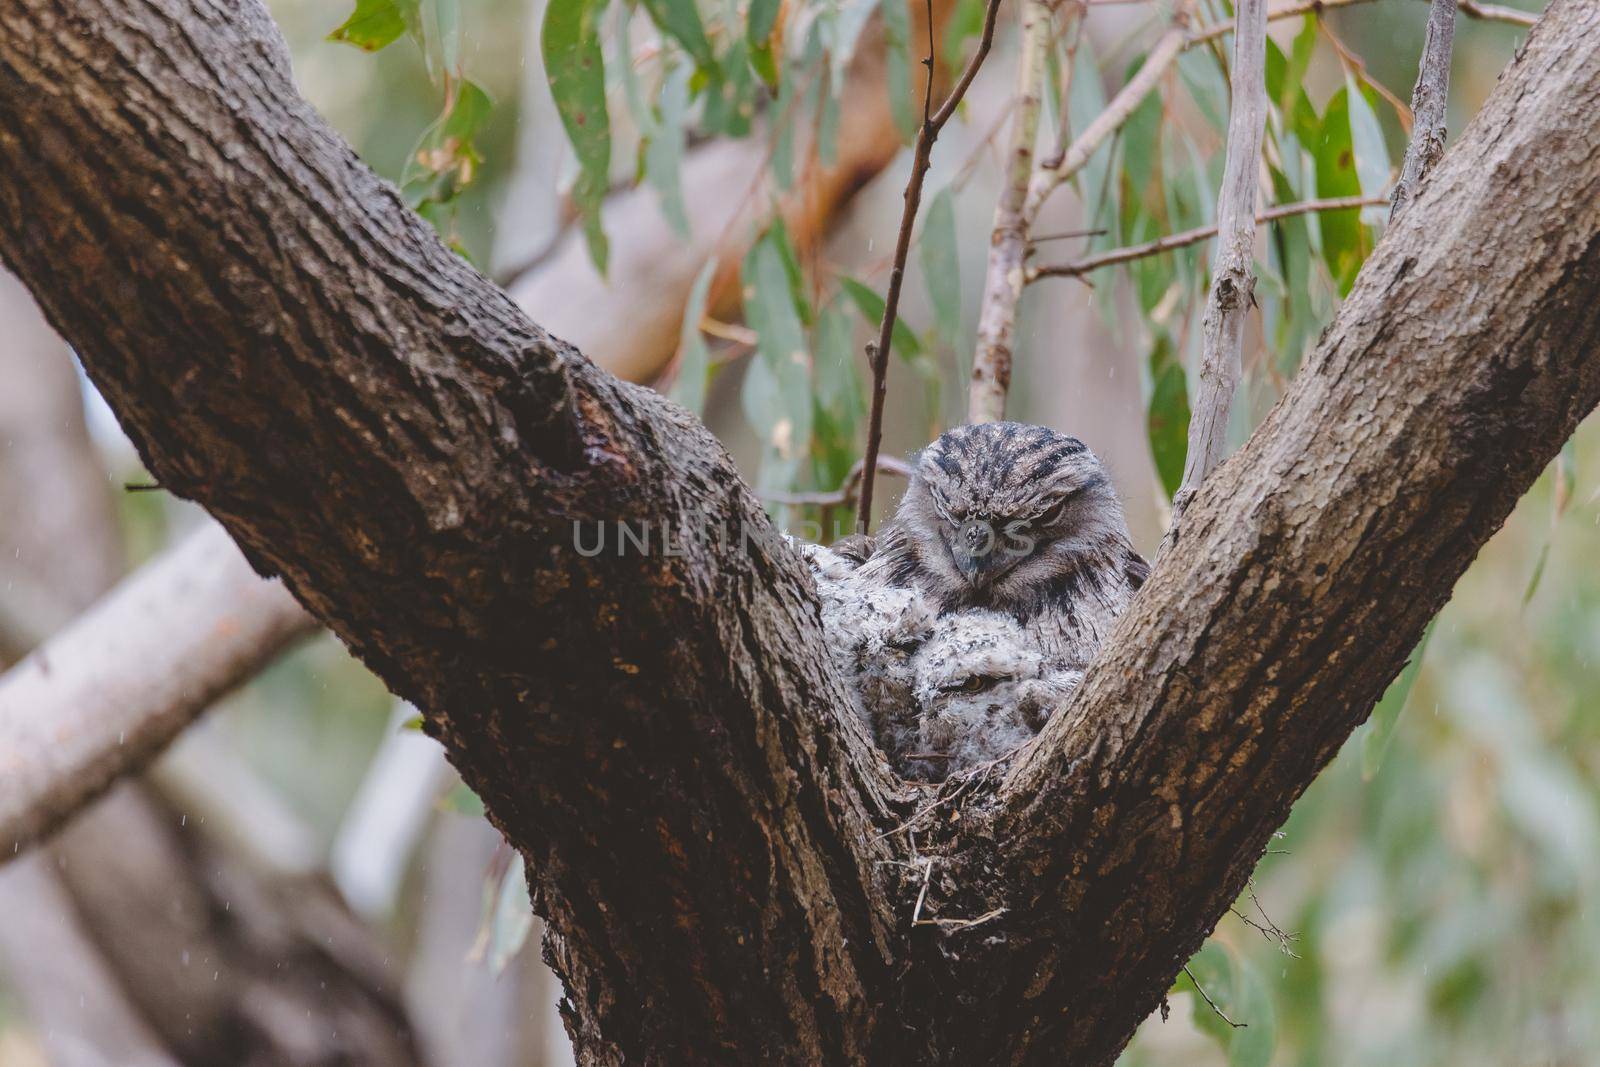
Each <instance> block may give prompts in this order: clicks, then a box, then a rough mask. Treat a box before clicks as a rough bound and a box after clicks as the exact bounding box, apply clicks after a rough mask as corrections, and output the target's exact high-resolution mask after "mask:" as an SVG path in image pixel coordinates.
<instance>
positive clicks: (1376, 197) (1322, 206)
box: [1028, 193, 1389, 282]
mask: <svg viewBox="0 0 1600 1067" xmlns="http://www.w3.org/2000/svg"><path fill="white" fill-rule="evenodd" d="M1388 202H1389V196H1388V194H1387V193H1374V194H1373V195H1371V196H1340V197H1330V198H1328V199H1326V200H1302V201H1300V202H1298V203H1294V204H1279V205H1278V206H1277V207H1271V208H1268V209H1267V210H1265V211H1263V212H1261V214H1259V215H1257V216H1256V225H1257V226H1264V225H1266V224H1267V223H1269V222H1276V221H1278V220H1279V219H1286V218H1290V217H1292V216H1295V215H1309V214H1312V213H1315V212H1320V211H1348V210H1350V209H1352V208H1362V207H1380V206H1382V205H1383V204H1387V203H1388ZM1216 233H1217V226H1216V224H1215V223H1212V224H1211V225H1210V226H1199V227H1196V228H1195V229H1192V230H1183V231H1181V232H1179V233H1171V234H1168V235H1167V236H1165V237H1158V238H1156V239H1155V240H1154V241H1146V242H1144V243H1143V244H1137V245H1128V246H1127V247H1125V248H1113V249H1111V250H1110V251H1107V252H1096V253H1095V254H1094V255H1092V256H1084V257H1083V258H1082V259H1075V260H1072V261H1071V262H1068V263H1046V264H1044V265H1042V266H1038V267H1034V268H1032V269H1030V270H1029V271H1028V281H1030V282H1033V281H1037V280H1038V279H1040V278H1076V277H1079V276H1081V275H1084V274H1088V273H1089V272H1091V271H1096V270H1099V269H1100V268H1102V267H1114V266H1116V265H1117V264H1119V263H1129V262H1132V261H1133V260H1136V259H1143V258H1145V257H1146V256H1155V255H1160V254H1161V253H1162V252H1171V251H1173V250H1174V249H1178V248H1187V247H1188V246H1189V245H1194V244H1199V243H1200V242H1201V241H1204V240H1207V239H1209V238H1211V237H1215V236H1216Z"/></svg>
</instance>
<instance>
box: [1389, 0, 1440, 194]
mask: <svg viewBox="0 0 1600 1067" xmlns="http://www.w3.org/2000/svg"><path fill="white" fill-rule="evenodd" d="M1455 35H1456V0H1432V6H1431V7H1430V8H1429V9H1428V32H1427V36H1426V37H1425V38H1424V39H1423V42H1422V60H1421V62H1420V63H1419V64H1418V69H1417V84H1416V88H1414V89H1412V90H1411V113H1412V115H1413V117H1414V122H1413V125H1412V127H1411V143H1410V144H1409V145H1407V146H1406V158H1405V162H1404V163H1403V164H1402V165H1401V167H1400V180H1399V181H1398V182H1396V183H1395V187H1394V203H1393V206H1392V207H1390V209H1389V221H1390V222H1393V221H1394V220H1395V219H1397V218H1399V217H1400V212H1402V211H1404V210H1405V208H1406V205H1407V204H1408V203H1410V202H1411V198H1412V197H1414V196H1415V195H1416V192H1417V187H1418V186H1420V185H1421V184H1422V183H1423V182H1424V181H1425V180H1426V179H1427V177H1428V172H1429V171H1430V170H1432V169H1433V165H1434V164H1435V163H1437V162H1439V157H1440V156H1442V155H1444V140H1445V105H1446V104H1447V103H1449V100H1450V51H1451V46H1452V44H1454V42H1455Z"/></svg>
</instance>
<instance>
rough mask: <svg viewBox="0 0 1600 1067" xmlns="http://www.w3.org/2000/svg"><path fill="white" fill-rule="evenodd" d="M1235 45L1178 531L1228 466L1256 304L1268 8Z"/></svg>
mask: <svg viewBox="0 0 1600 1067" xmlns="http://www.w3.org/2000/svg"><path fill="white" fill-rule="evenodd" d="M1238 11H1239V18H1238V29H1237V32H1236V33H1235V34H1234V46H1233V106H1232V108H1231V110H1230V112H1229V116H1228V154H1227V162H1226V163H1225V164H1224V167H1223V175H1222V191H1221V192H1220V193H1219V194H1218V196H1217V249H1216V255H1215V257H1214V258H1213V260H1212V266H1211V295H1210V297H1209V298H1208V299H1207V301H1206V312H1205V318H1204V320H1203V322H1204V328H1205V341H1204V346H1203V348H1202V351H1201V356H1200V387H1199V390H1198V392H1197V394H1196V397H1195V410H1194V415H1193V417H1192V418H1191V419H1190V422H1189V454H1188V458H1187V459H1186V461H1185V463H1184V471H1183V486H1182V488H1180V489H1179V490H1178V496H1177V498H1175V499H1174V500H1173V524H1174V526H1176V524H1177V521H1178V516H1179V514H1180V513H1181V511H1182V508H1183V505H1184V503H1185V502H1186V501H1187V500H1188V498H1189V497H1190V496H1192V495H1193V494H1194V491H1195V489H1197V488H1198V487H1199V485H1200V483H1201V482H1203V481H1204V480H1205V478H1206V476H1207V475H1208V474H1210V473H1211V471H1212V470H1213V469H1214V468H1215V467H1216V466H1217V464H1218V463H1220V462H1221V461H1222V453H1223V448H1224V446H1225V444H1226V442H1227V433H1228V414H1229V412H1230V411H1231V410H1232V408H1233V394H1234V392H1235V391H1236V390H1237V389H1238V387H1239V374H1240V363H1241V354H1242V351H1243V347H1244V322H1245V317H1246V315H1247V314H1248V313H1249V311H1250V307H1251V305H1252V304H1254V302H1255V296H1254V294H1255V286H1256V276H1255V241H1256V222H1255V219H1256V185H1257V179H1258V176H1259V174H1260V171H1261V138H1262V135H1263V131H1264V130H1265V128H1266V121H1267V4H1266V0H1241V3H1240V4H1239V8H1238Z"/></svg>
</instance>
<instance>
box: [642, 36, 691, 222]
mask: <svg viewBox="0 0 1600 1067" xmlns="http://www.w3.org/2000/svg"><path fill="white" fill-rule="evenodd" d="M656 106H657V108H659V110H660V115H659V118H658V120H657V121H656V122H655V123H654V126H655V128H654V129H653V130H651V131H650V140H649V144H648V146H647V147H646V148H645V153H644V160H645V177H646V178H647V179H648V180H649V182H650V184H651V185H652V186H653V187H654V188H655V191H656V195H657V196H659V197H660V199H661V214H662V215H663V216H665V217H666V220H667V222H668V224H669V225H671V226H672V230H673V232H674V233H676V234H677V235H678V236H679V237H685V238H686V237H688V236H689V215H688V212H687V211H686V210H685V209H684V205H683V185H682V182H681V180H680V179H681V176H682V173H683V139H684V131H685V130H686V129H687V128H688V121H687V116H688V111H689V71H688V70H687V68H684V67H681V66H680V67H679V68H678V69H676V70H674V71H672V72H671V73H670V74H668V75H667V78H666V80H665V81H664V82H663V83H662V85H661V93H660V95H659V96H658V97H657V99H656Z"/></svg>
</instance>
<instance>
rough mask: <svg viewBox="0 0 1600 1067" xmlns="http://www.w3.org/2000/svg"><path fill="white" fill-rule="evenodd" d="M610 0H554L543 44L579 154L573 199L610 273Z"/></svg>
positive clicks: (600, 264) (553, 90)
mask: <svg viewBox="0 0 1600 1067" xmlns="http://www.w3.org/2000/svg"><path fill="white" fill-rule="evenodd" d="M605 9H606V0H551V2H550V5H549V7H548V8H546V9H545V15H544V29H543V33H542V35H541V42H540V43H541V48H542V52H543V55H544V65H545V71H546V74H547V76H548V78H549V81H550V95H551V96H552V97H553V98H554V100H555V104H556V110H557V111H558V112H559V113H560V115H561V124H562V125H563V126H564V127H565V128H566V131H567V139H568V140H569V141H571V142H572V148H573V151H574V152H575V153H576V154H577V157H578V167H579V172H578V180H577V182H576V183H575V184H574V186H573V190H572V196H573V201H574V203H575V204H576V205H577V208H578V211H579V214H580V215H581V216H582V218H583V232H584V237H585V239H586V240H587V242H588V245H589V256H590V258H591V259H593V260H594V264H595V267H596V269H597V270H599V271H600V273H601V274H604V273H605V270H606V261H607V259H608V246H607V244H606V236H605V232H604V231H603V230H602V229H601V225H600V205H601V203H602V202H603V201H604V200H605V195H606V190H607V188H608V186H609V185H610V181H611V119H610V115H609V114H608V112H607V110H606V71H605V59H604V57H603V56H602V55H601V51H600V21H601V16H602V15H603V14H604V13H605Z"/></svg>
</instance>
